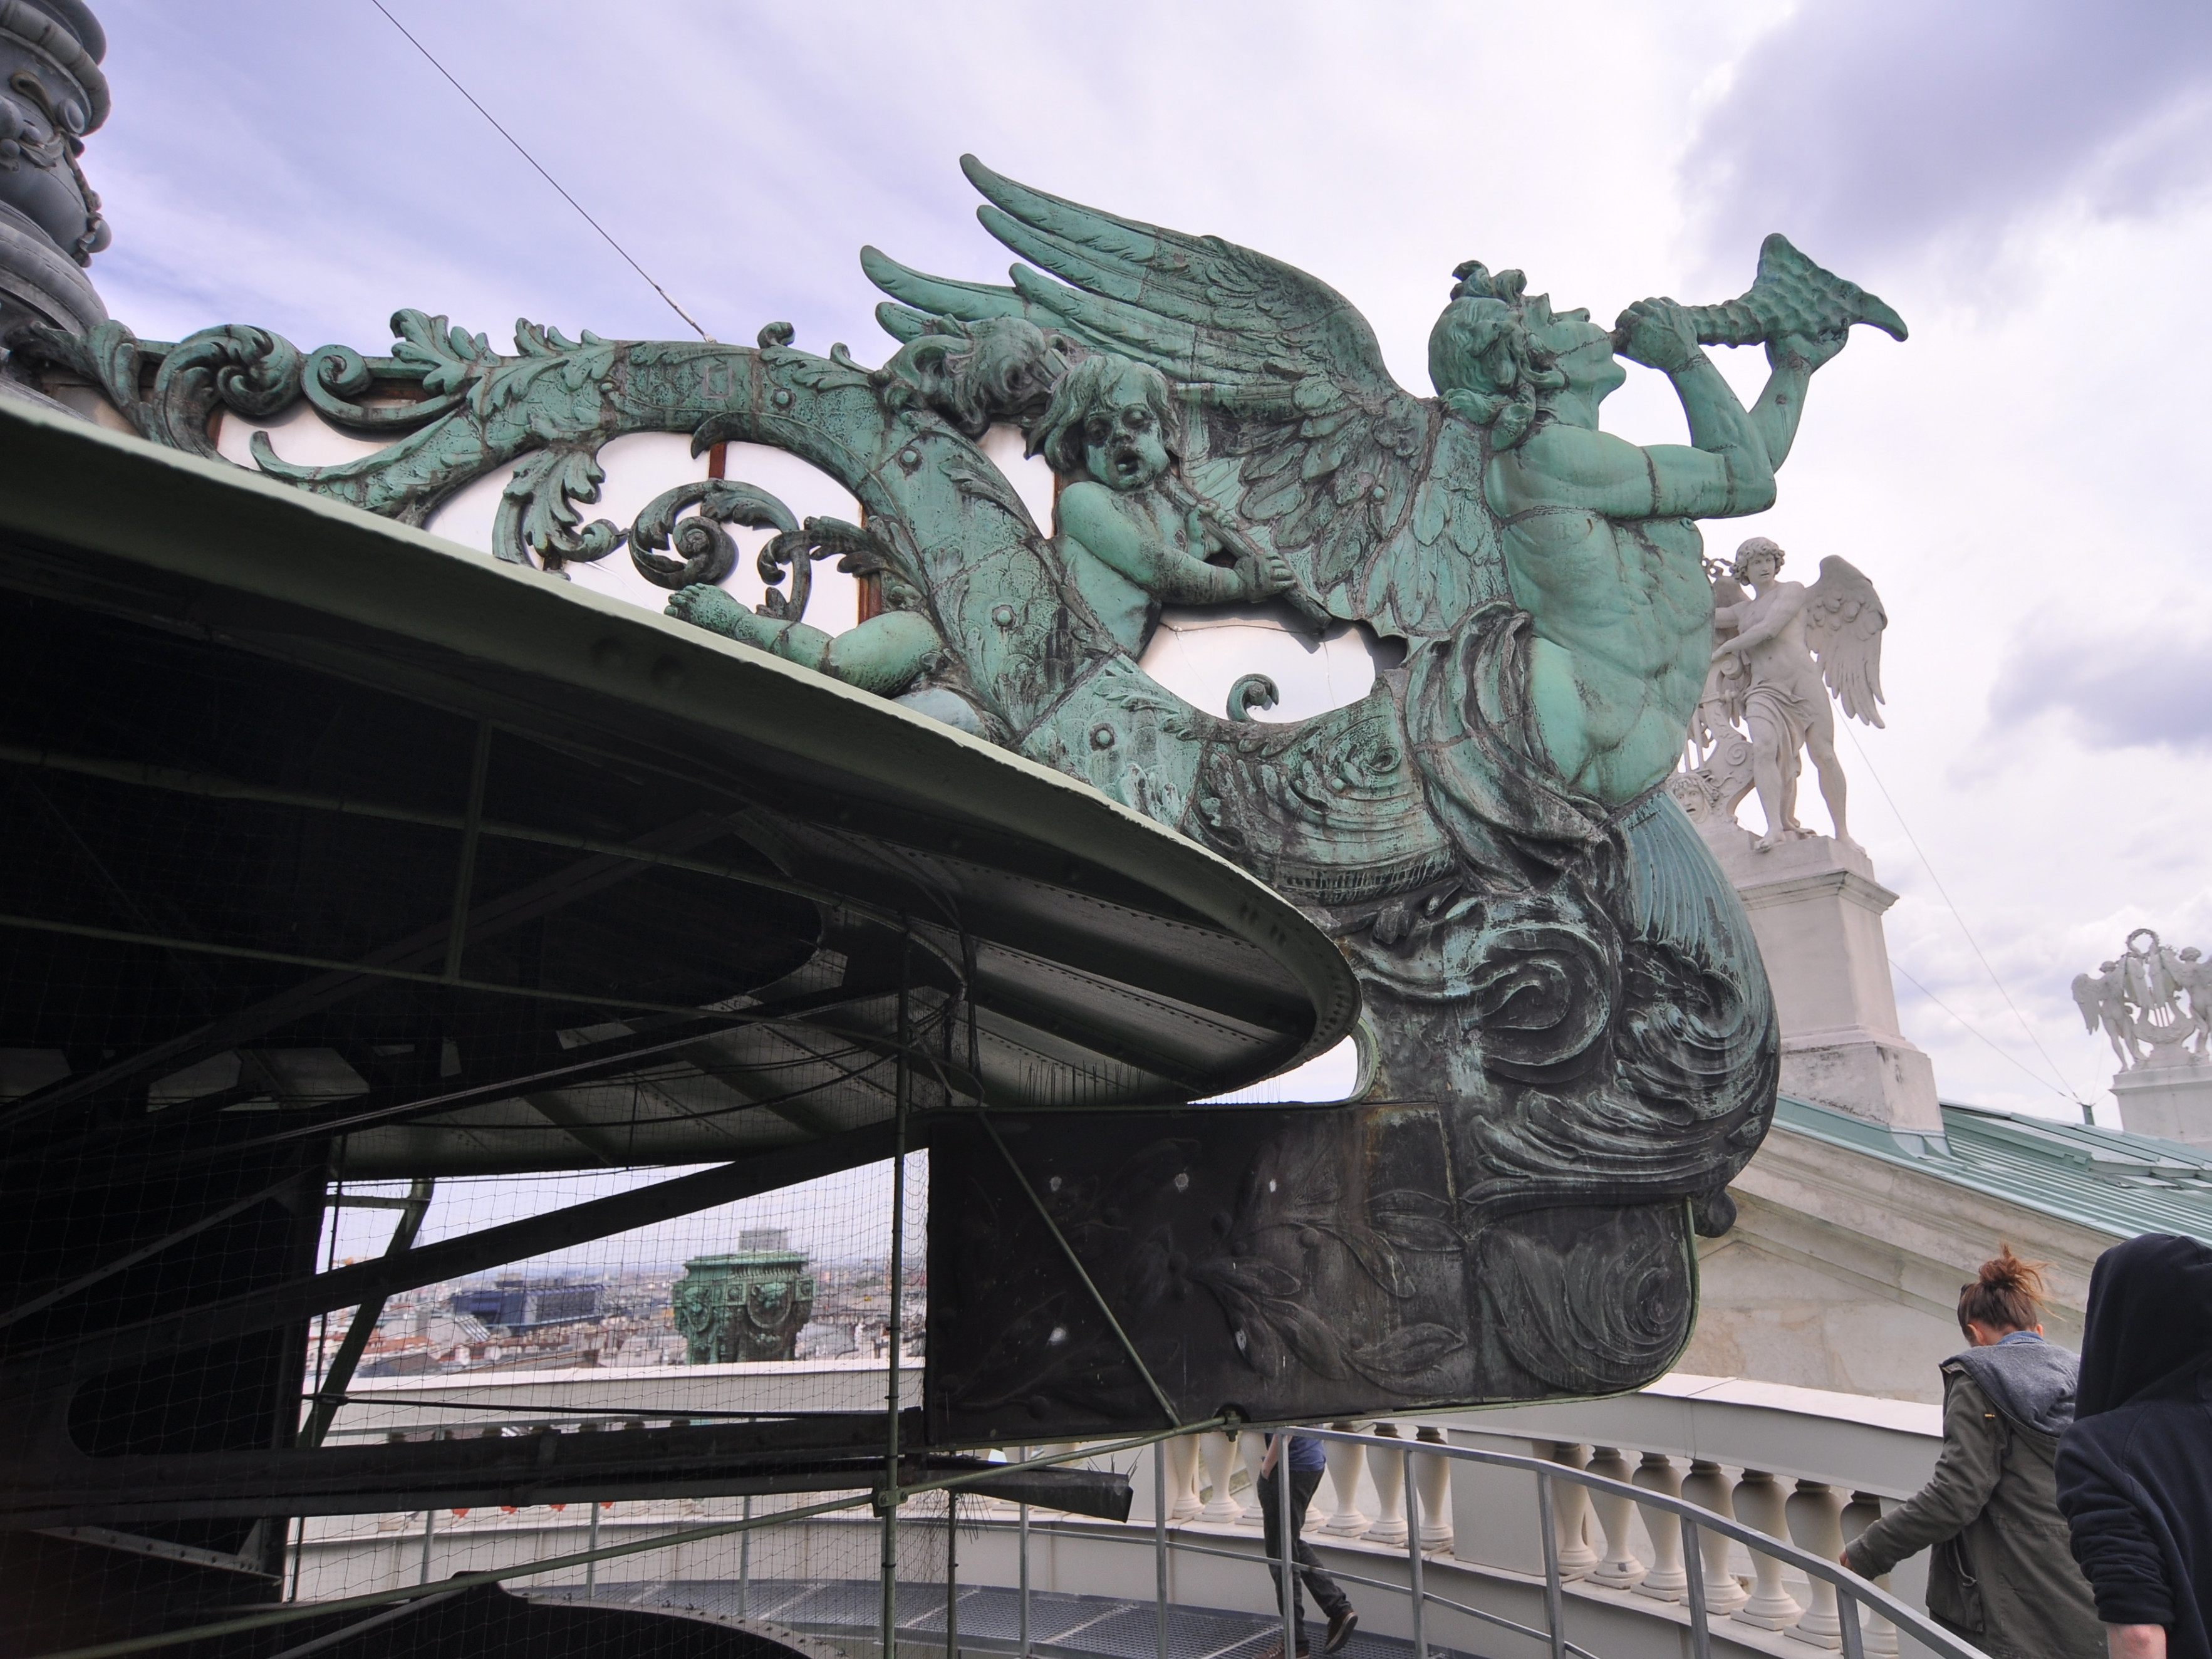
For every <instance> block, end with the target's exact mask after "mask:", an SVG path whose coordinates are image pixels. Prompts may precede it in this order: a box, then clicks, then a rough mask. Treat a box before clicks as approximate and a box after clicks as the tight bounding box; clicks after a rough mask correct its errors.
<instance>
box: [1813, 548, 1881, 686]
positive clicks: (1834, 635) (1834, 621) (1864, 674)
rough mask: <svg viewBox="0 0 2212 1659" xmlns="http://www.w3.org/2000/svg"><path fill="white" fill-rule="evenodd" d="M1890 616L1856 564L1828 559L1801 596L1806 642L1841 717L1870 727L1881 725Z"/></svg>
mask: <svg viewBox="0 0 2212 1659" xmlns="http://www.w3.org/2000/svg"><path fill="white" fill-rule="evenodd" d="M1888 626H1889V613H1888V612H1887V611H1884V610H1883V609H1882V608H1881V594H1879V593H1877V592H1875V591H1874V584H1873V583H1872V582H1870V581H1869V580H1867V579H1866V574H1865V573H1864V572H1863V571H1862V570H1860V569H1859V568H1857V566H1856V565H1852V564H1849V563H1846V562H1844V560H1842V559H1839V558H1837V557H1836V556H1834V555H1832V554H1831V555H1830V556H1828V557H1826V558H1825V559H1823V560H1821V561H1820V580H1818V581H1816V582H1814V584H1813V586H1811V587H1810V588H1808V590H1807V591H1806V593H1805V642H1806V643H1807V644H1808V645H1809V646H1810V647H1812V648H1813V656H1814V660H1816V661H1817V662H1818V663H1819V664H1820V676H1821V678H1823V679H1825V680H1826V681H1827V683H1828V690H1831V691H1832V692H1833V693H1835V696H1836V701H1837V702H1839V703H1841V704H1843V706H1844V713H1845V714H1849V715H1850V717H1851V718H1852V719H1854V720H1864V721H1865V722H1866V723H1867V724H1868V725H1869V726H1880V725H1881V723H1882V721H1881V701H1882V697H1881V630H1882V629H1885V628H1887V627H1888Z"/></svg>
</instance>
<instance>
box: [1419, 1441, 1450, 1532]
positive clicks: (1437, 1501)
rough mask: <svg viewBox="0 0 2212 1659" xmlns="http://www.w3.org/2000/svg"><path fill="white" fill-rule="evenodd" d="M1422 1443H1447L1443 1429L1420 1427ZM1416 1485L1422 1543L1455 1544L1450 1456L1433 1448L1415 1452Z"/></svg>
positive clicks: (1429, 1444) (1439, 1444) (1434, 1444)
mask: <svg viewBox="0 0 2212 1659" xmlns="http://www.w3.org/2000/svg"><path fill="white" fill-rule="evenodd" d="M1419 1439H1420V1442H1421V1443H1422V1444H1423V1445H1427V1446H1441V1445H1443V1443H1444V1431H1443V1430H1442V1429H1436V1428H1426V1429H1423V1430H1422V1431H1420V1435H1419ZM1413 1489H1414V1490H1415V1491H1416V1492H1419V1494H1420V1498H1421V1547H1422V1548H1423V1549H1425V1550H1448V1549H1449V1548H1450V1547H1452V1512H1451V1459H1449V1457H1439V1456H1438V1455H1437V1454H1436V1453H1434V1452H1417V1453H1415V1454H1413Z"/></svg>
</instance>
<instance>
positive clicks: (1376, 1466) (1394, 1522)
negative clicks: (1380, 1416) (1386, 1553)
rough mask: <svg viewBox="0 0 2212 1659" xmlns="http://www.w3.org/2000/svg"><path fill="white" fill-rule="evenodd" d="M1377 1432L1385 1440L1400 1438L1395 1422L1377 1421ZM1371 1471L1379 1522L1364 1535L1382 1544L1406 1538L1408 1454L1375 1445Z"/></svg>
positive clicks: (1369, 1465)
mask: <svg viewBox="0 0 2212 1659" xmlns="http://www.w3.org/2000/svg"><path fill="white" fill-rule="evenodd" d="M1375 1432H1376V1434H1377V1435H1378V1436H1380V1437H1383V1439H1385V1440H1395V1439H1397V1438H1398V1437H1399V1435H1398V1425H1396V1424H1395V1423H1377V1424H1376V1425H1375ZM1367 1473H1368V1475H1369V1476H1370V1479H1372V1480H1374V1482H1375V1510H1376V1516H1375V1524H1374V1525H1373V1526H1371V1527H1370V1528H1368V1529H1367V1530H1366V1532H1365V1533H1364V1534H1361V1535H1362V1536H1363V1537H1367V1538H1371V1539H1373V1540H1374V1541H1376V1543H1378V1544H1402V1543H1404V1542H1405V1541H1406V1454H1405V1453H1404V1451H1403V1450H1401V1449H1398V1448H1396V1447H1383V1446H1371V1447H1370V1448H1369V1449H1368V1453H1367Z"/></svg>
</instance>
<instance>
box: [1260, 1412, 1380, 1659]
mask: <svg viewBox="0 0 2212 1659" xmlns="http://www.w3.org/2000/svg"><path fill="white" fill-rule="evenodd" d="M1287 1441H1288V1445H1289V1453H1290V1460H1291V1493H1290V1497H1291V1503H1290V1514H1289V1516H1287V1517H1285V1515H1284V1513H1283V1482H1282V1477H1281V1476H1280V1475H1279V1474H1277V1473H1276V1460H1277V1459H1278V1458H1279V1457H1280V1456H1282V1455H1283V1453H1284V1446H1285V1437H1284V1436H1282V1435H1279V1434H1271V1435H1269V1436H1268V1437H1267V1456H1266V1457H1264V1458H1263V1459H1261V1463H1260V1514H1261V1522H1262V1525H1263V1527H1264V1528H1265V1535H1266V1538H1267V1568H1268V1571H1270V1572H1272V1573H1273V1575H1274V1578H1275V1605H1276V1606H1278V1607H1280V1606H1281V1605H1282V1601H1283V1541H1284V1539H1285V1538H1286V1537H1287V1538H1288V1539H1290V1540H1291V1559H1293V1560H1295V1561H1296V1562H1297V1566H1298V1571H1297V1577H1295V1578H1293V1579H1292V1580H1291V1624H1292V1625H1293V1626H1295V1627H1296V1629H1297V1632H1298V1653H1299V1655H1300V1656H1301V1659H1303V1656H1304V1655H1305V1654H1306V1653H1307V1652H1308V1649H1307V1646H1306V1631H1305V1626H1306V1610H1305V1601H1304V1597H1302V1596H1301V1595H1299V1593H1298V1586H1299V1583H1300V1582H1301V1581H1303V1583H1304V1586H1305V1588H1306V1589H1309V1590H1311V1591H1312V1592H1313V1599H1314V1605H1315V1606H1316V1607H1319V1608H1320V1609H1321V1610H1322V1614H1323V1616H1324V1617H1326V1618H1327V1619H1328V1634H1327V1635H1326V1636H1324V1637H1323V1638H1322V1646H1321V1650H1322V1652H1323V1653H1341V1652H1342V1651H1343V1650H1344V1644H1346V1642H1349V1641H1350V1640H1351V1639H1352V1631H1353V1629H1354V1628H1355V1627H1356V1626H1358V1623H1359V1615H1358V1613H1354V1612H1353V1611H1352V1601H1351V1598H1350V1597H1348V1596H1347V1595H1345V1593H1344V1587H1343V1586H1342V1585H1340V1584H1339V1583H1337V1582H1336V1580H1335V1579H1334V1578H1332V1577H1329V1576H1328V1574H1327V1573H1326V1572H1323V1571H1322V1565H1321V1558H1320V1557H1319V1556H1318V1555H1316V1554H1315V1553H1314V1547H1313V1546H1312V1545H1310V1544H1309V1543H1307V1542H1306V1541H1305V1539H1304V1536H1303V1535H1302V1534H1304V1531H1305V1525H1306V1509H1307V1506H1308V1505H1309V1504H1311V1503H1312V1502H1313V1495H1314V1489H1315V1488H1316V1487H1317V1486H1320V1485H1321V1477H1322V1470H1324V1469H1326V1468H1328V1459H1327V1458H1325V1457H1324V1456H1322V1445H1321V1442H1320V1441H1318V1440H1316V1439H1315V1438H1313V1437H1311V1436H1310V1435H1303V1434H1294V1435H1291V1436H1289V1437H1287ZM1260 1659H1283V1644H1282V1643H1281V1641H1280V1640H1278V1641H1277V1642H1276V1644H1275V1645H1274V1646H1273V1648H1271V1649H1269V1650H1267V1652H1266V1653H1263V1654H1261V1656H1260Z"/></svg>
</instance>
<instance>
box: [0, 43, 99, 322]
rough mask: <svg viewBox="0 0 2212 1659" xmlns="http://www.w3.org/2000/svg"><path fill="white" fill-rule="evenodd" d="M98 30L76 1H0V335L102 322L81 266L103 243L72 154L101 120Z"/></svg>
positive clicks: (94, 195) (93, 197)
mask: <svg viewBox="0 0 2212 1659" xmlns="http://www.w3.org/2000/svg"><path fill="white" fill-rule="evenodd" d="M106 52H107V36H106V33H105V31H103V30H102V29H101V28H100V21H99V20H98V19H97V18H95V17H94V15H92V12H91V9H89V8H88V7H87V6H86V5H84V4H83V3H82V0H0V342H3V341H4V340H5V338H6V337H7V336H8V335H9V334H10V333H12V332H13V331H15V329H17V328H18V327H20V326H21V325H23V324H25V323H46V324H50V325H53V326H55V327H58V328H64V329H68V330H70V331H73V332H81V331H83V330H85V329H88V328H89V327H91V326H92V325H94V323H98V322H103V321H105V320H106V317H107V307H106V306H104V305H102V304H101V303H100V295H98V294H97V293H96V292H95V291H94V289H93V286H92V282H91V279H90V278H89V277H88V276H86V275H85V273H84V267H85V266H87V265H88V264H91V263H92V256H93V255H94V254H95V253H97V252H100V250H101V249H102V248H104V247H106V246H107V243H108V228H107V222H106V220H105V219H103V218H101V217H100V197H99V194H98V192H96V191H94V189H93V188H92V185H90V184H89V183H88V181H87V180H86V179H85V176H84V169H83V167H82V166H81V165H79V161H78V158H79V157H80V156H81V155H83V153H84V139H85V135H86V134H88V133H89V132H92V131H95V130H96V129H97V128H98V127H99V126H100V124H101V123H102V122H104V121H105V120H106V119H107V112H108V93H107V77H106V76H105V75H103V74H101V73H100V59H101V58H103V57H105V56H106Z"/></svg>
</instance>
